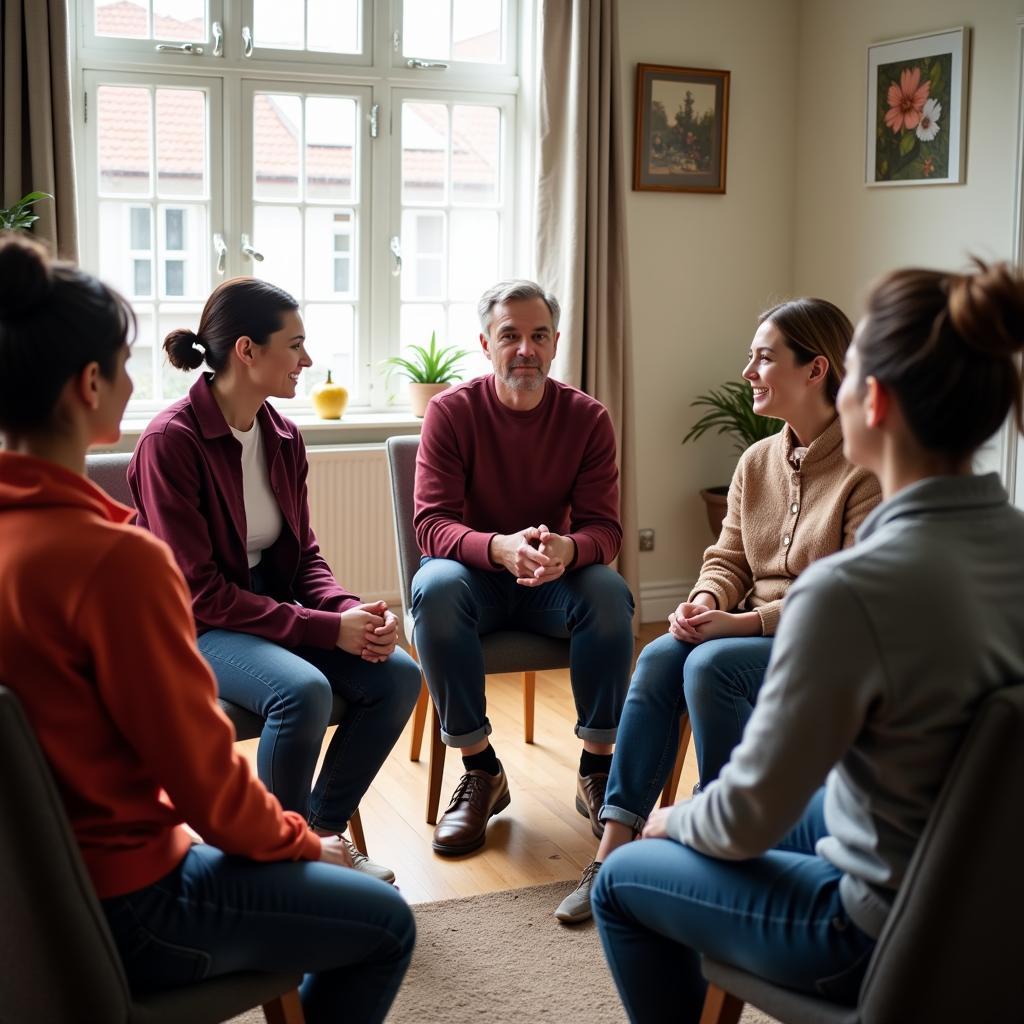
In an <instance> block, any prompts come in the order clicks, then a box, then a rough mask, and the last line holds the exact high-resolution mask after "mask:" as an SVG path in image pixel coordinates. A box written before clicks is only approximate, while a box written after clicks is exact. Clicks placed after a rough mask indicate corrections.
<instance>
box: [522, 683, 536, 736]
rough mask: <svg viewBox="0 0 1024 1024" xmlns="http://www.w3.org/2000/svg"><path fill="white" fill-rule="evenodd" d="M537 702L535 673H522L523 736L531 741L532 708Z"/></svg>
mask: <svg viewBox="0 0 1024 1024" xmlns="http://www.w3.org/2000/svg"><path fill="white" fill-rule="evenodd" d="M536 703H537V673H536V672H524V673H523V736H524V738H525V739H526V742H527V743H532V742H533V709H534V707H535V706H536Z"/></svg>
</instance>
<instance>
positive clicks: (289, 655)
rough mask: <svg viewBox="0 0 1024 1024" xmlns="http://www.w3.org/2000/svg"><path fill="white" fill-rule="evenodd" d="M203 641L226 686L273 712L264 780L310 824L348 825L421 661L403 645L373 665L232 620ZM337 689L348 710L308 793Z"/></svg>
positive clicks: (246, 704)
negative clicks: (291, 644)
mask: <svg viewBox="0 0 1024 1024" xmlns="http://www.w3.org/2000/svg"><path fill="white" fill-rule="evenodd" d="M199 650H200V651H201V652H202V655H203V657H204V658H205V659H206V660H207V662H208V663H209V665H210V667H211V668H212V669H213V673H214V675H215V676H216V677H217V688H218V690H219V691H220V695H221V696H222V697H224V698H225V699H226V700H229V701H231V702H232V703H234V704H239V705H240V706H241V707H243V708H247V709H248V710H249V711H253V712H255V713H256V714H257V715H259V716H260V717H262V718H264V719H266V724H265V725H264V727H263V732H262V734H261V735H260V745H259V749H258V750H257V753H256V770H257V773H258V774H259V777H260V780H261V781H262V782H263V784H264V785H265V786H266V787H267V789H269V790H270V791H271V793H273V794H274V795H275V796H276V797H277V798H278V800H280V801H281V805H282V806H283V807H285V808H286V809H287V810H291V811H298V812H299V813H300V814H302V815H303V816H305V817H306V818H307V819H308V821H309V823H310V825H311V826H313V827H315V828H322V829H326V830H328V831H331V832H342V831H344V829H345V827H346V826H347V824H348V819H349V817H350V815H351V814H352V812H353V811H354V810H355V809H356V808H357V807H358V806H359V801H360V800H361V799H362V798H363V794H364V793H365V792H366V791H367V789H369V787H370V783H371V782H373V780H374V778H375V777H376V775H377V772H378V771H379V770H380V766H381V765H382V764H383V763H384V760H385V758H387V756H388V754H389V753H390V752H391V748H392V747H393V746H394V745H395V742H396V741H397V740H398V737H399V736H400V735H401V733H402V729H403V728H405V723H406V722H407V721H408V720H409V715H410V714H411V713H412V709H413V705H415V703H416V698H417V697H418V696H419V691H420V670H419V667H418V666H417V665H416V662H414V661H413V660H412V658H410V657H409V655H408V654H406V653H405V651H403V650H401V649H400V648H396V649H395V652H394V653H393V654H392V655H391V657H390V658H388V660H387V661H384V662H380V663H378V664H371V663H370V662H368V661H363V659H362V658H360V657H358V656H357V655H354V654H348V653H347V652H345V651H343V650H341V649H340V648H332V649H331V650H322V649H320V648H316V647H298V648H296V649H295V650H288V649H286V648H284V647H281V646H279V645H278V644H275V643H274V642H273V641H271V640H265V639H263V638H262V637H258V636H252V635H250V634H248V633H234V632H231V631H230V630H226V629H213V630H210V632H209V633H204V634H203V635H202V636H201V637H200V638H199ZM335 693H337V694H338V695H340V696H341V697H343V698H344V700H345V713H344V715H343V716H342V718H341V721H340V723H339V724H338V728H337V729H336V730H335V733H334V737H333V738H332V739H331V742H330V745H329V746H328V748H327V754H326V756H325V757H324V763H323V767H322V768H321V770H320V775H319V776H318V778H317V781H316V788H315V789H314V790H313V792H312V795H310V786H311V784H312V782H313V772H314V770H315V769H316V761H317V758H318V757H319V756H320V746H321V744H322V742H323V738H324V733H325V731H326V730H327V726H328V725H329V723H330V718H331V704H332V701H333V695H334V694H335Z"/></svg>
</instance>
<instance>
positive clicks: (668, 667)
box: [629, 633, 689, 698]
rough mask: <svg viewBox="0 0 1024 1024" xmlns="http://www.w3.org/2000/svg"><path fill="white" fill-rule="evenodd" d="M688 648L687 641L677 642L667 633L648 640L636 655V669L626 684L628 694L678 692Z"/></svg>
mask: <svg viewBox="0 0 1024 1024" xmlns="http://www.w3.org/2000/svg"><path fill="white" fill-rule="evenodd" d="M688 651H689V647H688V645H686V644H683V643H681V642H680V641H679V640H677V639H676V638H675V637H674V636H672V635H671V634H670V633H666V634H665V635H664V636H660V637H658V639H657V640H652V641H651V642H650V643H649V644H648V645H647V646H646V647H645V648H644V649H643V650H642V651H641V652H640V657H639V658H638V659H637V663H636V671H634V673H633V680H632V682H631V683H630V686H629V694H630V696H633V697H640V698H650V697H653V696H655V695H661V694H665V695H671V696H672V697H676V696H678V694H679V691H680V689H681V688H682V685H683V665H684V664H685V662H686V658H687V653H688Z"/></svg>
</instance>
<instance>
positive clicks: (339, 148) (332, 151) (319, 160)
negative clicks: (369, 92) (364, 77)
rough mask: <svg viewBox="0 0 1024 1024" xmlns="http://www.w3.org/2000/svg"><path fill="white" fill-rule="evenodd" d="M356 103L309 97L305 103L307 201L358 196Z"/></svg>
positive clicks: (346, 198)
mask: <svg viewBox="0 0 1024 1024" xmlns="http://www.w3.org/2000/svg"><path fill="white" fill-rule="evenodd" d="M355 137H356V104H355V101H354V100H349V99H341V98H338V99H335V98H333V97H326V96H310V97H309V98H308V99H307V100H306V198H307V199H326V200H328V201H331V202H336V203H347V202H351V201H352V199H353V198H354V195H355V189H354V187H353V171H354V168H355V160H354V154H355Z"/></svg>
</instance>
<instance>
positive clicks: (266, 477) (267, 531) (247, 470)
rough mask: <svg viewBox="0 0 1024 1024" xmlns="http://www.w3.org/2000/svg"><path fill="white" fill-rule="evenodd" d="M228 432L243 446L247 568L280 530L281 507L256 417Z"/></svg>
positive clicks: (261, 553)
mask: <svg viewBox="0 0 1024 1024" xmlns="http://www.w3.org/2000/svg"><path fill="white" fill-rule="evenodd" d="M230 429H231V433H232V434H234V435H235V439H236V440H237V441H238V442H239V443H240V444H241V446H242V495H243V499H244V501H245V528H246V538H245V548H246V551H247V552H248V553H249V568H250V569H251V568H252V567H253V566H254V565H259V564H260V559H261V558H262V557H263V552H264V550H265V549H266V548H269V547H270V545H271V544H273V543H274V541H275V540H277V538H278V537H279V536H280V534H281V509H280V507H279V506H278V504H277V499H276V498H275V497H274V492H273V491H272V490H271V489H270V471H269V470H268V469H267V457H266V456H265V455H264V454H263V434H262V432H261V431H260V425H259V421H258V420H253V424H252V426H251V427H250V428H249V429H248V430H235V428H234V427H231V428H230Z"/></svg>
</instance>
